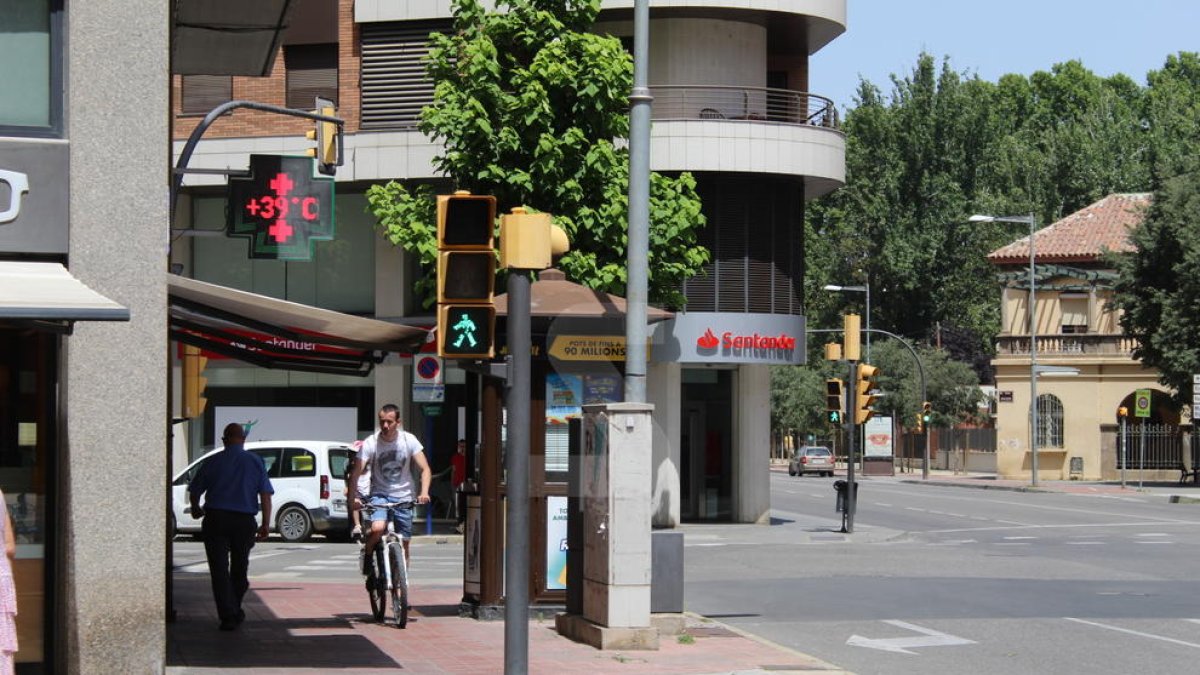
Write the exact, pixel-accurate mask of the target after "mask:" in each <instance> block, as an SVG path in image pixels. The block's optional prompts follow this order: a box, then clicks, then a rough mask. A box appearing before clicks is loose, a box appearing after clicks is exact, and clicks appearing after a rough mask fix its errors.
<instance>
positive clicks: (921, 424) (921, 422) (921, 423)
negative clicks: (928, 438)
mask: <svg viewBox="0 0 1200 675" xmlns="http://www.w3.org/2000/svg"><path fill="white" fill-rule="evenodd" d="M914 428H915V429H916V431H917V433H918V434H919V433H921V432H923V431H925V416H924V415H921V414H920V413H918V414H917V426H916V427H914Z"/></svg>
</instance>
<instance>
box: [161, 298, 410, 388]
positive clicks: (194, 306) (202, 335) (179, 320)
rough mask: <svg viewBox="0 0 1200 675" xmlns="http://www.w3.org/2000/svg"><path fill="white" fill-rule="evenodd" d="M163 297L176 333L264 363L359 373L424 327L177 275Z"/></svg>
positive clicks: (406, 345) (404, 349)
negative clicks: (329, 308) (343, 311)
mask: <svg viewBox="0 0 1200 675" xmlns="http://www.w3.org/2000/svg"><path fill="white" fill-rule="evenodd" d="M167 295H168V300H169V304H170V315H171V318H170V325H171V337H172V338H173V339H175V340H177V341H179V342H182V343H184V344H189V345H192V346H195V347H199V348H201V349H203V350H206V351H209V352H212V353H215V354H220V355H222V356H226V357H228V358H233V359H237V360H239V361H244V362H246V363H250V364H253V365H256V366H260V367H263V368H273V369H281V370H300V371H308V372H318V373H331V374H337V375H359V376H364V375H367V374H368V373H370V372H371V370H372V368H374V366H375V364H376V363H379V362H381V361H383V359H384V358H385V357H386V356H387V355H388V354H389V353H391V352H401V353H410V352H416V351H418V350H419V349H420V347H421V345H423V344H424V343H425V341H426V338H427V336H428V333H429V331H428V329H426V328H420V327H416V326H406V325H403V324H397V323H391V322H389V321H380V320H378V319H369V318H366V317H361V316H354V315H352V314H343V313H342V312H335V311H333V310H328V309H321V308H319V307H311V306H309V305H302V304H300V303H296V302H290V301H288V300H280V299H279V298H272V297H269V296H265V295H259V294H257V293H250V292H247V291H241V290H237V289H235V288H228V287H225V286H218V285H216V284H210V283H207V282H203V281H198V280H196V279H189V278H187V277H181V276H177V275H174V274H172V275H168V277H167Z"/></svg>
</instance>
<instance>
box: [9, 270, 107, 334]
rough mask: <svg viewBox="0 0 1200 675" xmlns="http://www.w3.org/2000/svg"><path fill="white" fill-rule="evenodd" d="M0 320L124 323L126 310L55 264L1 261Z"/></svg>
mask: <svg viewBox="0 0 1200 675" xmlns="http://www.w3.org/2000/svg"><path fill="white" fill-rule="evenodd" d="M0 320H26V321H54V322H70V321H128V320H129V309H127V308H126V307H123V306H121V305H119V304H117V303H116V302H113V301H112V300H110V299H108V298H106V297H104V296H103V295H101V294H99V293H97V292H96V291H93V290H92V289H90V288H88V286H87V285H86V284H84V283H83V282H82V281H80V280H79V279H76V278H75V277H74V276H72V274H71V273H70V272H69V271H67V268H66V267H63V266H62V265H61V264H59V263H55V262H24V261H2V262H0Z"/></svg>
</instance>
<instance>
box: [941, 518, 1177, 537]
mask: <svg viewBox="0 0 1200 675" xmlns="http://www.w3.org/2000/svg"><path fill="white" fill-rule="evenodd" d="M996 522H998V523H1006V522H1010V521H1006V520H998V521H996ZM1168 524H1172V525H1200V523H1188V522H1184V521H1179V522H1178V523H1162V522H1153V523H1063V524H1059V525H1026V524H1024V523H1017V524H1015V525H1014V526H1012V527H1008V526H996V527H956V528H950V529H946V530H925V531H924V532H923V534H953V533H955V532H987V531H990V530H1063V529H1072V528H1092V527H1146V526H1147V525H1157V526H1162V525H1168ZM1093 536H1096V535H1093Z"/></svg>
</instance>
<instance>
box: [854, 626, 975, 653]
mask: <svg viewBox="0 0 1200 675" xmlns="http://www.w3.org/2000/svg"><path fill="white" fill-rule="evenodd" d="M884 623H887V624H891V625H893V626H897V627H899V628H906V629H908V630H911V631H916V632H918V633H921V634H922V635H923V636H924V637H901V638H866V637H863V636H861V635H851V636H850V639H849V640H846V644H848V645H850V646H853V647H867V648H869V649H880V650H883V651H885V652H893V653H896V654H913V655H917V652H914V651H910V650H911V649H916V648H918V647H952V646H956V645H973V644H975V641H974V640H968V639H966V638H960V637H958V636H955V635H950V634H949V633H943V632H941V631H936V630H933V629H931V628H922V627H921V626H918V625H916V624H912V623H908V622H905V621H895V620H889V621H884Z"/></svg>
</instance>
